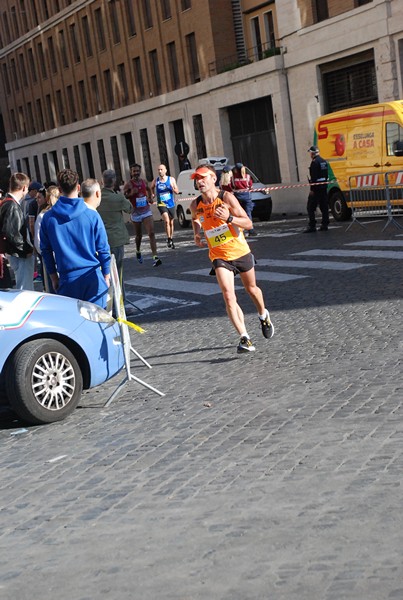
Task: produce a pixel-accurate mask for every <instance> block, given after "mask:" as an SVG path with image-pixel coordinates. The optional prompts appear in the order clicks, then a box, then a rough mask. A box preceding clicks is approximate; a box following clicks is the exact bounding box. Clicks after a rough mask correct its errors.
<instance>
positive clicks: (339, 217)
mask: <svg viewBox="0 0 403 600" xmlns="http://www.w3.org/2000/svg"><path fill="white" fill-rule="evenodd" d="M330 210H331V211H332V215H333V217H334V219H335V221H348V219H349V218H350V217H351V208H349V207H348V206H347V203H346V199H345V197H344V194H343V192H342V191H341V190H336V191H335V192H333V194H332V196H331V199H330Z"/></svg>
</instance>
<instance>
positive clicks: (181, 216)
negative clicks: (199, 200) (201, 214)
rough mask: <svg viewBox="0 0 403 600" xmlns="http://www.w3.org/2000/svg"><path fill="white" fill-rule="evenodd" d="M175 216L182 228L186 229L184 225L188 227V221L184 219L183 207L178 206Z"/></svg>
mask: <svg viewBox="0 0 403 600" xmlns="http://www.w3.org/2000/svg"><path fill="white" fill-rule="evenodd" d="M177 216H178V223H179V225H180V227H183V228H184V229H186V227H189V225H190V221H188V219H186V217H185V213H184V212H183V208H182V207H181V206H178V210H177Z"/></svg>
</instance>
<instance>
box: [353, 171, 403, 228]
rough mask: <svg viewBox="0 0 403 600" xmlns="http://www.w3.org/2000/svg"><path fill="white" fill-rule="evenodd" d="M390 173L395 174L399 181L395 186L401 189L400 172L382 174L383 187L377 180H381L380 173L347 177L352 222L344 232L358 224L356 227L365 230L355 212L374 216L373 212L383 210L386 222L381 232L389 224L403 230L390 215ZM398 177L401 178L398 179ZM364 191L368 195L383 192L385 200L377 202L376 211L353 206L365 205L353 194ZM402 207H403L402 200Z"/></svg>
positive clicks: (363, 201) (402, 178) (402, 184)
mask: <svg viewBox="0 0 403 600" xmlns="http://www.w3.org/2000/svg"><path fill="white" fill-rule="evenodd" d="M391 173H397V174H398V177H397V181H399V183H398V184H397V185H400V186H401V187H402V189H403V183H401V181H400V180H402V182H403V172H402V171H389V172H387V173H385V174H384V176H385V183H384V185H382V184H380V183H379V180H380V178H381V175H383V174H381V173H365V174H363V175H352V176H351V177H349V180H348V185H349V189H350V206H351V217H352V222H351V223H350V224H349V226H348V227H347V229H346V231H348V230H349V229H350V227H352V226H353V225H354V223H358V225H360V226H361V227H363V228H365V227H366V225H365V224H364V223H361V222H360V221H359V220H358V218H357V215H356V212H364V211H365V212H367V213H368V214H371V212H372V213H373V215H375V211H378V210H385V211H386V215H387V221H386V224H385V226H384V227H383V229H382V231H385V229H386V227H387V226H388V225H389V224H390V223H393V225H395V227H397V229H403V227H402V225H400V223H398V221H397V220H396V218H395V217H394V215H393V213H392V201H391V197H390V185H389V177H388V176H389V175H390V174H391ZM399 176H401V177H400V178H399ZM353 181H354V183H355V185H352V183H353ZM364 190H366V191H367V192H368V194H370V193H371V192H376V191H377V190H382V191H383V190H384V191H385V200H382V201H380V202H379V207H378V208H376V209H372V211H371V209H368V208H361V207H360V206H357V208H356V207H355V206H354V203H355V202H356V203H357V204H358V203H360V202H362V203H365V200H362V201H360V200H358V199H357V198H355V194H356V193H358V192H363V191H364ZM368 202H374V200H371V199H369V200H368ZM402 205H403V199H402Z"/></svg>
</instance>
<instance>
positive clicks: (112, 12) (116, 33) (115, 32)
mask: <svg viewBox="0 0 403 600" xmlns="http://www.w3.org/2000/svg"><path fill="white" fill-rule="evenodd" d="M109 17H110V21H111V25H112V38H113V43H114V44H120V30H119V21H118V13H117V9H116V4H115V2H109Z"/></svg>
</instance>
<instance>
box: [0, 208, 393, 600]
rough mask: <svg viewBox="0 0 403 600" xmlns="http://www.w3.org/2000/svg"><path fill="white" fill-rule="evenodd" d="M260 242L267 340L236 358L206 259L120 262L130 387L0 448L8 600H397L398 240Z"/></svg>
mask: <svg viewBox="0 0 403 600" xmlns="http://www.w3.org/2000/svg"><path fill="white" fill-rule="evenodd" d="M304 226H305V220H304V219H302V218H301V219H298V218H295V219H291V218H289V219H287V220H286V219H281V220H275V219H273V221H272V222H268V223H259V222H258V223H256V229H257V231H258V233H259V236H258V237H257V238H255V239H253V240H252V241H251V248H252V250H253V252H254V254H255V256H256V259H257V267H256V271H257V279H258V283H259V285H260V286H261V287H262V289H263V292H264V295H265V297H266V299H267V303H268V308H269V309H270V312H271V317H272V319H273V323H274V324H275V335H274V337H273V339H272V340H266V339H265V338H263V336H262V335H261V332H260V325H259V322H258V319H257V316H256V314H255V312H254V308H253V305H252V303H251V301H250V300H249V298H248V297H247V296H246V295H245V293H244V291H243V289H242V288H241V284H240V282H239V283H238V284H237V285H238V286H239V292H238V294H239V296H238V297H239V301H240V304H241V306H242V307H243V309H244V310H245V315H246V321H247V326H248V331H249V333H250V335H251V337H252V340H253V342H254V345H255V346H256V352H255V353H254V354H253V355H246V356H245V355H238V354H237V353H236V346H237V343H238V337H237V335H236V333H235V331H234V330H233V329H232V326H231V325H230V323H229V320H228V317H227V316H226V314H225V309H224V304H223V301H222V297H221V294H220V292H219V290H218V286H217V284H216V280H215V278H214V277H209V276H208V272H209V270H210V263H209V261H208V257H207V251H203V250H199V249H198V248H196V246H194V244H193V241H192V235H191V231H190V230H179V231H177V232H176V239H175V243H176V249H175V250H170V249H168V248H166V246H165V244H164V242H165V240H164V236H163V234H162V228H161V224H157V232H158V233H157V242H158V245H159V255H160V257H161V258H162V261H163V264H162V266H161V267H159V268H157V269H155V268H152V260H151V255H150V252H149V247H148V242H147V239H146V238H144V240H143V245H144V258H145V260H144V264H143V265H139V264H137V262H136V261H135V258H134V252H133V250H134V244H133V241H132V243H131V246H130V248H129V249H128V250H127V254H126V256H127V258H126V261H125V265H126V276H125V278H126V282H127V285H126V293H127V298H128V299H129V300H130V301H131V302H132V303H133V304H134V306H135V307H136V309H135V311H134V316H132V317H131V320H133V321H134V322H135V323H136V324H138V325H141V326H142V327H143V328H144V329H145V330H146V333H145V334H144V335H140V334H138V333H135V332H134V331H133V332H131V339H132V343H133V347H134V348H135V349H136V350H137V351H138V352H139V353H140V354H141V355H142V356H144V358H145V359H146V360H147V361H148V362H149V363H150V364H151V365H152V369H151V370H150V369H148V368H147V367H146V366H144V365H143V364H142V363H141V361H139V360H138V359H135V357H134V356H133V361H132V371H133V374H134V375H136V376H137V377H139V378H140V379H142V380H144V381H146V382H148V383H150V384H151V385H152V386H154V387H156V388H158V389H159V390H161V391H162V392H164V393H165V396H164V397H160V396H158V395H156V394H155V393H153V392H152V391H150V390H148V389H146V388H145V387H143V386H141V385H140V384H138V383H135V382H130V383H127V384H126V385H125V386H124V387H123V390H122V391H121V393H120V394H119V395H118V396H117V398H116V399H115V400H114V401H113V402H112V403H111V404H110V406H108V407H107V408H105V407H104V404H105V403H106V401H107V400H108V398H109V397H110V396H111V394H112V393H113V391H114V390H115V389H116V387H117V385H118V384H119V382H120V381H122V379H123V377H124V373H122V374H120V375H118V376H117V377H115V378H114V379H112V380H111V381H109V382H108V383H107V384H105V385H103V386H101V387H99V388H96V389H94V390H90V391H88V392H86V393H85V394H84V395H83V399H82V402H81V404H80V407H79V408H78V409H77V410H76V411H75V412H74V413H73V415H72V416H70V417H69V418H68V419H66V420H65V421H63V422H60V423H56V424H53V425H48V426H41V427H31V426H26V425H25V424H23V423H21V422H19V421H16V420H15V417H14V416H13V415H12V414H11V413H10V412H9V411H8V410H7V409H6V408H4V410H2V412H1V428H0V444H1V455H0V486H1V497H0V598H1V599H2V600H17V599H18V600H28V598H29V599H32V598H34V599H35V598H38V599H39V598H40V599H41V600H55V598H57V599H58V600H94V599H101V598H109V599H113V600H125V599H134V600H156V599H161V600H263V599H264V600H383V599H391V600H392V599H393V600H401V599H402V598H403V568H402V549H403V535H402V531H403V527H402V506H403V493H402V485H401V480H402V468H403V456H402V442H403V428H402V420H401V408H402V398H403V390H402V377H401V358H402V352H403V341H402V322H403V319H402V312H403V311H402V309H403V307H402V274H403V268H402V267H403V234H402V233H401V231H400V230H398V229H396V228H394V227H393V226H389V227H388V228H387V229H386V230H385V231H382V228H383V226H384V221H382V220H377V221H375V220H373V221H371V222H369V221H368V222H367V225H366V227H365V228H361V227H360V226H359V225H354V226H353V227H352V228H351V229H350V230H349V231H346V228H347V224H346V223H335V222H333V221H332V222H331V227H330V229H329V231H328V232H317V233H315V234H308V235H302V233H301V231H302V229H303V228H304Z"/></svg>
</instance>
